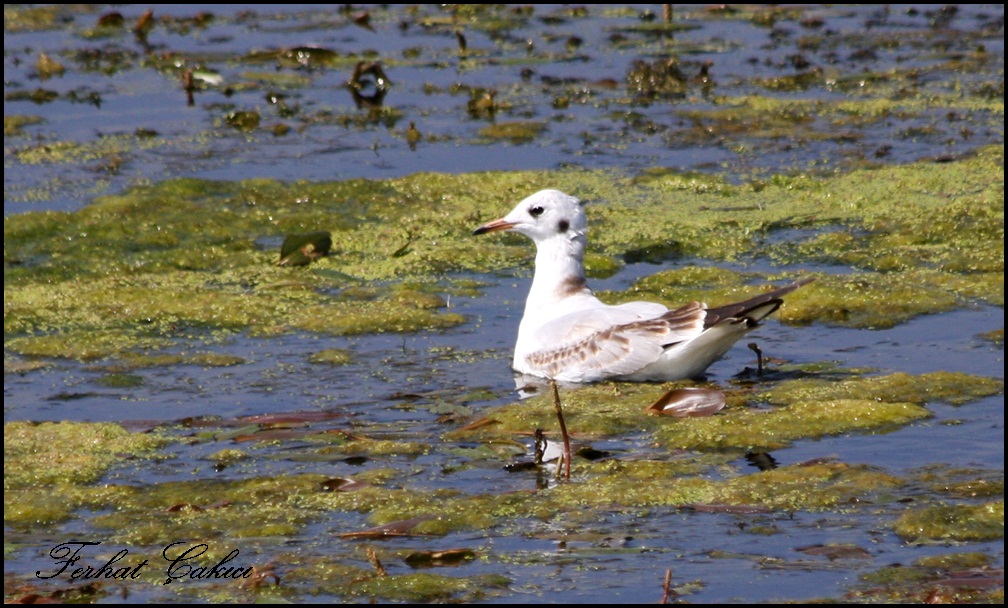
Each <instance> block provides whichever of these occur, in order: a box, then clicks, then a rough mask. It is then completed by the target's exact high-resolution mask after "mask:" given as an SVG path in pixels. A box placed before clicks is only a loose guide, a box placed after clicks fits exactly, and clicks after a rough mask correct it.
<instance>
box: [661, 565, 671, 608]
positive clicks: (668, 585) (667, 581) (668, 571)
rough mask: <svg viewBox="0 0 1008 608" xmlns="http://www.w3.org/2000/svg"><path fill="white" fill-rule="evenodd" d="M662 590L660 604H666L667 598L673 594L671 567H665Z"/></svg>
mask: <svg viewBox="0 0 1008 608" xmlns="http://www.w3.org/2000/svg"><path fill="white" fill-rule="evenodd" d="M662 591H663V593H662V598H661V603H662V604H667V603H668V602H669V598H670V597H671V596H672V594H673V591H672V569H671V568H666V569H665V584H664V585H662Z"/></svg>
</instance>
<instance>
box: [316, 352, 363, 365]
mask: <svg viewBox="0 0 1008 608" xmlns="http://www.w3.org/2000/svg"><path fill="white" fill-rule="evenodd" d="M308 360H309V361H311V362H312V363H324V364H326V365H332V366H339V365H346V364H348V363H350V362H351V361H352V360H353V353H352V352H350V351H348V350H343V349H341V348H326V349H323V350H320V351H318V352H315V353H312V354H311V355H309V356H308Z"/></svg>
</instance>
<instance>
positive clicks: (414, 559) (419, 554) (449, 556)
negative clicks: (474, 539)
mask: <svg viewBox="0 0 1008 608" xmlns="http://www.w3.org/2000/svg"><path fill="white" fill-rule="evenodd" d="M475 558H476V552H475V551H473V550H472V549H446V550H444V551H414V552H413V553H410V554H409V555H407V556H406V557H404V558H403V559H404V560H405V561H406V563H407V564H409V565H410V566H412V567H413V568H428V567H432V566H455V565H458V564H460V563H462V562H464V561H469V560H471V559H475Z"/></svg>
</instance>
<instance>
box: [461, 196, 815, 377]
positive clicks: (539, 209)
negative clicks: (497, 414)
mask: <svg viewBox="0 0 1008 608" xmlns="http://www.w3.org/2000/svg"><path fill="white" fill-rule="evenodd" d="M500 230H508V231H512V232H517V233H519V234H523V235H525V236H527V237H528V238H530V239H532V241H533V242H534V243H535V245H536V258H535V276H534V277H533V279H532V288H531V289H530V290H529V295H528V299H527V300H526V302H525V314H524V316H523V317H522V320H521V324H520V326H519V328H518V340H517V343H516V344H515V352H514V361H513V363H512V367H513V368H514V369H515V370H516V371H517V372H519V373H522V374H528V375H531V376H538V377H542V378H548V379H552V380H557V381H560V382H573V383H582V382H598V381H601V380H628V381H670V380H682V379H687V378H696V377H699V376H702V375H703V373H704V372H705V371H706V370H707V368H708V367H710V365H711V364H712V363H714V362H715V361H717V360H718V359H720V358H721V357H722V356H724V354H725V353H726V352H728V350H729V349H730V348H731V347H732V345H733V344H735V342H737V341H738V340H739V339H740V338H742V336H744V335H746V334H747V333H749V332H750V331H752V330H753V329H755V328H756V327H757V326H758V325H759V322H760V321H762V320H763V319H764V318H766V317H767V316H768V315H770V314H771V313H773V312H774V311H776V310H777V309H778V308H780V306H781V304H782V303H783V300H781V296H783V295H785V294H787V293H789V292H791V291H794V290H795V289H797V288H798V287H801V286H802V285H804V284H806V283H808V282H810V281H812V280H813V279H811V278H809V279H804V280H800V281H797V282H795V283H792V284H791V285H787V286H785V287H780V288H778V289H774V290H772V291H768V292H766V293H763V294H760V295H758V296H755V297H753V298H750V299H748V300H745V301H742V302H737V303H734V304H728V305H725V306H719V307H716V308H708V307H707V305H706V304H704V303H701V302H690V303H688V304H685V305H683V306H680V307H679V308H676V309H674V310H669V309H668V308H667V307H666V306H664V305H662V304H658V303H654V302H629V303H626V304H619V305H615V306H611V305H608V304H605V303H604V302H602V301H601V300H599V299H598V298H596V297H595V295H594V294H593V293H592V291H591V289H589V288H588V284H587V281H586V278H585V272H584V252H585V244H586V243H587V236H586V235H587V230H588V222H587V218H586V216H585V212H584V209H583V208H582V204H581V202H580V201H579V200H578V199H577V198H575V197H573V196H570V195H568V194H564V193H563V192H560V191H559V190H542V191H540V192H537V193H535V194H533V195H532V196H530V197H528V198H526V199H525V200H523V201H522V202H520V203H518V206H517V207H515V208H514V209H513V210H512V211H511V212H510V213H508V214H507V215H506V216H504V217H503V218H501V219H498V220H494V221H492V222H488V223H486V224H483V225H482V226H480V227H479V228H477V229H476V230H475V231H474V232H473V234H484V233H487V232H495V231H500Z"/></svg>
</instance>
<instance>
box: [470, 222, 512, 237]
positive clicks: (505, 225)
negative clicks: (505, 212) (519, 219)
mask: <svg viewBox="0 0 1008 608" xmlns="http://www.w3.org/2000/svg"><path fill="white" fill-rule="evenodd" d="M515 225H516V224H515V223H514V222H508V221H505V220H504V219H503V218H502V219H499V220H494V221H492V222H487V223H486V224H483V225H482V226H480V227H479V228H477V229H476V230H473V235H474V236H475V235H477V234H486V233H487V232H498V231H500V230H511V229H512V228H514V227H515Z"/></svg>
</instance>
